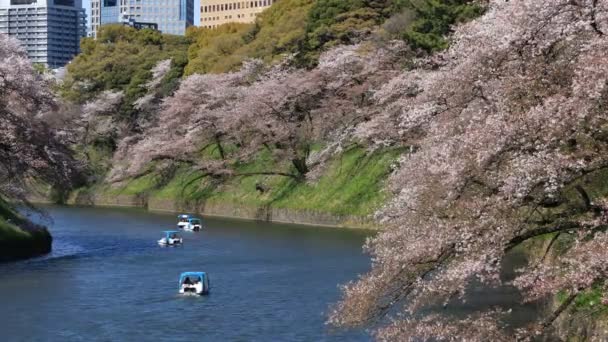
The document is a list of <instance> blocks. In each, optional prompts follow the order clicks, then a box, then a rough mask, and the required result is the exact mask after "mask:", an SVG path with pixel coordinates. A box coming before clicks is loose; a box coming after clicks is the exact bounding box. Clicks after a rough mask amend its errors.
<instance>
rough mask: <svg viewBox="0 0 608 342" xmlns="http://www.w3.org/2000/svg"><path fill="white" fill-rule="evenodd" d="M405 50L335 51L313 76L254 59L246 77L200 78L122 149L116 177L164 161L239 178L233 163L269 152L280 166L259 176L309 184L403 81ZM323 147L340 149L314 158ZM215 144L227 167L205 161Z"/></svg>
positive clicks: (244, 70)
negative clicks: (394, 79) (386, 90)
mask: <svg viewBox="0 0 608 342" xmlns="http://www.w3.org/2000/svg"><path fill="white" fill-rule="evenodd" d="M403 50H405V46H404V45H403V44H394V45H387V46H386V47H382V48H376V47H375V46H371V45H370V46H368V45H354V46H347V47H338V48H335V49H333V50H330V51H328V52H327V53H325V54H324V55H323V56H321V59H320V63H319V66H318V67H317V68H315V69H313V70H302V69H296V68H293V67H292V66H290V64H291V63H289V60H286V61H285V62H284V63H280V64H278V65H274V66H265V65H264V64H263V63H262V62H261V61H257V60H252V61H249V62H247V63H245V64H244V67H243V68H242V69H241V70H240V71H238V72H234V73H227V74H206V75H192V76H190V77H188V78H186V79H185V80H183V81H182V84H181V86H180V88H179V89H178V90H177V91H176V93H175V94H174V95H173V96H171V97H169V98H168V99H166V100H165V102H164V105H163V108H162V110H161V111H160V112H159V114H158V122H157V125H156V126H155V127H154V128H152V129H150V130H148V131H146V132H145V135H141V136H138V137H131V138H130V139H125V140H124V141H123V142H122V143H121V144H120V146H119V151H118V153H117V154H116V158H115V168H114V170H113V171H112V173H111V176H110V177H111V179H113V180H115V181H118V180H120V179H122V178H124V177H132V176H134V175H139V174H141V173H142V172H147V170H148V169H147V168H146V166H147V165H149V164H150V162H152V161H159V160H164V161H168V160H173V161H176V162H180V163H183V162H186V163H189V164H193V165H196V166H195V168H198V169H200V170H203V171H206V172H205V174H219V175H225V174H233V175H235V173H234V170H231V169H230V165H234V164H235V163H242V162H248V161H250V160H252V159H254V158H256V156H257V155H258V154H259V153H260V151H261V150H268V151H269V152H270V153H271V154H272V155H273V157H274V159H275V160H276V161H277V164H278V165H280V166H279V167H278V169H269V170H266V171H260V172H258V173H256V174H259V173H261V174H269V175H279V176H287V177H292V178H294V179H298V180H302V179H304V178H307V177H308V176H309V174H310V171H311V170H313V169H315V168H316V169H317V170H318V169H319V168H320V167H321V166H322V164H323V162H324V161H325V160H326V159H327V158H328V157H329V156H331V155H332V154H333V153H334V152H336V151H339V150H340V149H341V148H342V141H343V140H344V141H347V140H348V139H349V137H351V136H352V134H350V133H352V131H353V128H354V127H355V125H356V124H357V123H358V122H361V121H364V120H365V119H366V118H367V111H366V110H364V108H365V107H366V106H369V105H370V104H371V101H370V99H371V95H370V94H371V91H372V90H373V89H375V88H377V87H379V85H380V84H383V82H384V81H386V80H387V79H389V78H390V77H391V76H394V75H396V70H395V68H394V65H395V63H397V62H396V60H398V59H399V58H402V57H396V56H399V54H398V53H396V52H397V51H399V52H402V51H403ZM319 141H331V142H332V143H330V144H328V146H326V148H325V149H324V150H323V151H321V152H316V153H314V154H311V150H312V148H311V146H312V144H314V143H315V142H319ZM209 146H213V147H214V148H217V149H218V151H219V154H220V156H221V159H222V160H221V161H210V160H204V159H203V158H201V157H200V151H201V150H204V149H206V148H209ZM226 146H228V147H229V148H226ZM126 156H129V158H128V159H127V158H124V159H123V157H126ZM131 156H136V157H135V158H132V157H131ZM283 161H287V162H288V164H289V165H286V163H284V162H283ZM289 166H290V167H289ZM288 169H291V171H289V170H288ZM238 175H243V174H238Z"/></svg>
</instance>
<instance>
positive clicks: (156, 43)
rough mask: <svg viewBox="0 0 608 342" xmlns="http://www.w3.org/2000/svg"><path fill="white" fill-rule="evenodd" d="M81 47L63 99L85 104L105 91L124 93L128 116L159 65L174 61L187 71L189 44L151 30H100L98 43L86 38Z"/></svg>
mask: <svg viewBox="0 0 608 342" xmlns="http://www.w3.org/2000/svg"><path fill="white" fill-rule="evenodd" d="M80 45H81V53H80V55H78V56H77V57H76V58H75V59H74V61H73V62H72V63H70V64H69V65H68V74H67V77H66V80H65V82H64V84H63V86H62V94H63V96H64V97H65V98H67V99H69V100H72V101H75V102H79V103H82V102H85V101H87V100H89V99H91V98H92V97H94V96H95V95H97V94H98V93H100V92H102V91H104V90H122V91H125V95H126V100H127V101H126V104H125V114H126V115H128V114H129V112H130V110H131V106H132V101H134V100H135V99H136V98H137V97H138V96H141V95H142V92H144V91H145V90H144V89H143V87H142V85H143V84H145V83H146V82H147V81H148V80H149V78H150V69H152V68H153V67H154V66H155V65H156V64H157V63H158V62H159V61H161V60H165V59H169V58H172V59H174V60H175V61H179V62H178V63H177V64H176V66H180V67H181V68H182V69H183V66H184V64H185V63H184V61H185V60H186V59H187V57H186V53H187V49H188V46H189V41H188V39H186V38H184V37H179V36H171V35H163V34H161V33H159V32H158V31H153V30H150V29H144V30H135V29H134V28H131V27H127V26H123V25H107V26H102V27H101V28H100V30H99V32H98V38H97V40H93V39H92V38H83V39H82V41H81V44H80ZM176 70H179V68H177V69H176ZM180 76H181V75H180ZM174 78H175V75H173V79H174Z"/></svg>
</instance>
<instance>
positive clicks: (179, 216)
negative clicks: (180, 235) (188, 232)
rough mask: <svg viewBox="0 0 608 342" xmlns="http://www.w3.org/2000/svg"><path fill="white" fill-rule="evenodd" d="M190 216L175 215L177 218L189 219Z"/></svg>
mask: <svg viewBox="0 0 608 342" xmlns="http://www.w3.org/2000/svg"><path fill="white" fill-rule="evenodd" d="M190 217H191V216H190V215H186V214H181V215H177V218H178V219H189V218H190Z"/></svg>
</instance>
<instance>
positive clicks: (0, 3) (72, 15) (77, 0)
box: [0, 0, 86, 68]
mask: <svg viewBox="0 0 608 342" xmlns="http://www.w3.org/2000/svg"><path fill="white" fill-rule="evenodd" d="M0 33H6V34H8V35H10V36H12V37H14V38H16V39H18V40H19V41H20V42H21V44H22V45H23V46H24V47H25V49H26V50H27V53H28V56H29V58H30V59H31V60H32V62H34V63H41V64H45V65H47V66H48V67H50V68H59V67H62V66H64V65H66V64H67V63H68V62H69V61H70V60H72V58H73V57H74V56H75V55H76V54H78V52H79V48H80V39H81V38H82V37H84V36H85V34H86V19H85V12H84V9H83V8H82V2H81V0H0Z"/></svg>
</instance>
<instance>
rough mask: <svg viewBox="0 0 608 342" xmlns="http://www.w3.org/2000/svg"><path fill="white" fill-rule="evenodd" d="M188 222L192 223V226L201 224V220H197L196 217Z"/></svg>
mask: <svg viewBox="0 0 608 342" xmlns="http://www.w3.org/2000/svg"><path fill="white" fill-rule="evenodd" d="M188 222H190V223H192V224H201V219H199V218H196V217H191V218H189V219H188Z"/></svg>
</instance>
